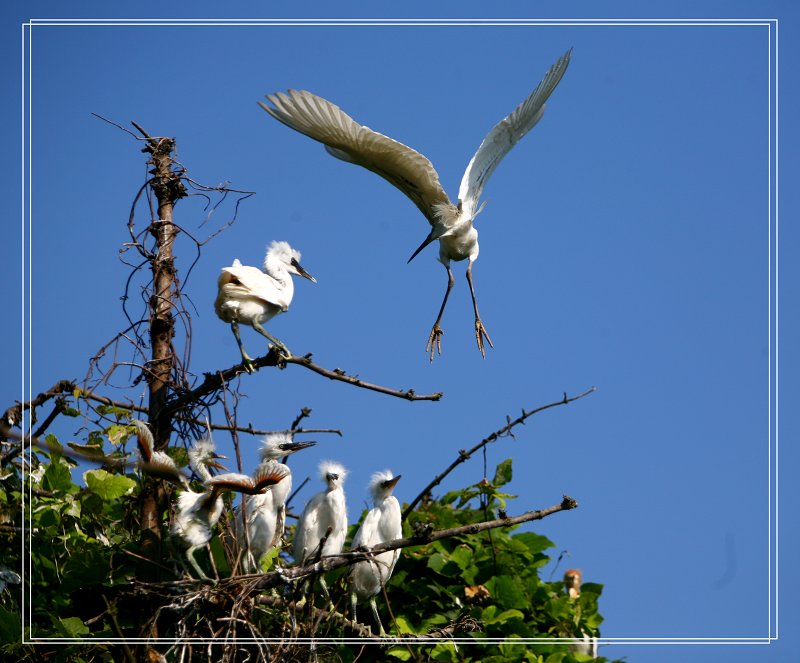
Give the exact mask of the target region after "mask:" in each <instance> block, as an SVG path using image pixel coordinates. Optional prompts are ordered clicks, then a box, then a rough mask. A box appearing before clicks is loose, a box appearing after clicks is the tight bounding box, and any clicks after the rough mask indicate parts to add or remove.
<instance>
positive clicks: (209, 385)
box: [161, 349, 442, 417]
mask: <svg viewBox="0 0 800 663" xmlns="http://www.w3.org/2000/svg"><path fill="white" fill-rule="evenodd" d="M310 357H311V355H305V356H303V357H298V356H294V355H293V356H291V357H289V358H286V357H283V356H281V355H279V354H277V353H276V352H275V351H274V350H272V349H270V351H269V352H268V353H267V354H266V355H264V356H262V357H257V358H256V359H254V360H253V365H254V366H256V367H257V368H264V367H266V366H280V365H282V364H297V365H299V366H304V367H305V368H308V369H310V370H312V371H314V372H315V373H319V374H320V375H324V376H325V377H328V378H330V379H331V380H339V381H341V382H347V383H348V384H352V385H354V386H356V387H361V388H363V389H371V390H373V391H377V392H380V393H382V394H388V395H390V396H396V397H397V398H405V399H407V400H410V401H422V400H427V401H438V400H439V399H440V398H441V397H442V393H441V392H437V393H435V394H429V395H424V394H416V393H415V392H414V390H413V389H409V390H406V391H398V390H395V389H389V388H388V387H381V386H379V385H374V384H370V383H368V382H364V381H362V380H360V379H359V378H356V377H352V376H349V375H347V374H346V373H345V372H344V371H340V370H339V369H334V370H332V371H331V370H328V369H326V368H322V367H321V366H318V365H317V364H315V363H314V362H312V361H311V358H310ZM242 373H245V374H246V373H247V371H246V370H245V368H244V365H243V364H241V363H239V364H236V365H234V366H231V367H230V368H226V369H225V370H223V371H217V372H216V373H206V374H205V379H204V380H203V382H202V383H201V384H200V385H199V386H198V387H195V388H194V389H192V390H191V391H187V392H184V393H182V394H180V395H179V396H178V397H177V398H175V399H174V400H172V401H171V402H168V403H167V404H166V405H165V407H164V410H163V411H162V414H161V416H163V417H172V416H174V415H175V413H177V412H178V411H180V410H181V409H183V408H184V407H186V406H187V405H189V404H192V403H195V402H197V401H198V400H199V399H201V398H203V397H205V396H207V395H209V394H211V393H213V392H215V391H218V390H220V389H222V388H223V387H224V385H225V383H226V382H230V381H231V380H232V379H233V378H235V377H236V376H237V375H240V374H242Z"/></svg>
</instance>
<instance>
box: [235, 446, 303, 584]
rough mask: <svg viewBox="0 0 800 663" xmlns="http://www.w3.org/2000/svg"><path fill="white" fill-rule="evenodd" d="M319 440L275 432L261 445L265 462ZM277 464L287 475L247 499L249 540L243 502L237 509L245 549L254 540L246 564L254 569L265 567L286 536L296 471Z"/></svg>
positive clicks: (238, 532) (238, 529)
mask: <svg viewBox="0 0 800 663" xmlns="http://www.w3.org/2000/svg"><path fill="white" fill-rule="evenodd" d="M315 444H316V442H294V441H293V440H292V437H291V435H289V434H288V433H272V434H270V435H267V436H266V437H264V441H263V444H262V446H261V451H260V453H261V460H262V464H264V463H269V462H276V463H277V459H278V458H282V457H283V456H288V455H289V454H293V453H295V452H297V451H300V450H301V449H306V448H308V447H312V446H314V445H315ZM277 464H278V465H279V466H280V467H282V468H284V470H285V472H286V478H285V479H284V480H283V481H281V482H280V483H279V484H277V485H276V486H273V487H272V488H270V489H269V490H266V491H264V492H263V493H261V494H259V495H253V496H251V497H245V498H244V499H243V504H244V508H245V512H246V515H247V540H245V533H244V532H245V531H244V528H243V527H242V505H239V507H237V508H236V510H235V511H234V519H233V525H234V531H235V533H236V538H237V540H238V542H239V546H240V547H241V548H242V549H243V550H244V549H246V544H247V542H249V544H250V550H249V553H248V554H247V556H246V560H247V561H246V562H245V567H246V568H248V569H252V570H253V571H259V570H260V569H261V560H262V558H263V557H264V555H266V554H267V553H268V552H269V551H270V550H272V548H274V547H275V546H276V545H277V544H278V543H279V542H280V539H281V536H283V529H284V523H285V522H286V498H287V497H289V493H290V492H292V472H291V470H290V469H289V467H288V466H287V465H284V464H282V463H277Z"/></svg>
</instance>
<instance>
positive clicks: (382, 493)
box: [349, 470, 403, 637]
mask: <svg viewBox="0 0 800 663" xmlns="http://www.w3.org/2000/svg"><path fill="white" fill-rule="evenodd" d="M399 480H400V475H399V474H398V475H397V476H393V475H392V473H391V471H389V470H384V471H383V472H376V473H375V474H373V475H372V478H371V480H370V482H369V490H370V493H372V499H373V502H374V505H375V506H373V507H372V508H371V509H370V510H369V512H368V513H367V515H366V516H365V517H364V521H363V522H362V523H361V527H359V528H358V531H357V532H356V535H355V536H354V537H353V543H352V545H351V548H352V549H353V550H355V549H357V548H366V549H370V548H372V547H373V546H376V545H378V544H379V543H385V542H386V541H392V540H394V539H399V538H401V537H402V536H403V528H402V525H401V517H400V503H399V502H398V501H397V498H396V497H395V496H394V495H392V491H393V490H394V487H395V485H396V484H397V482H398V481H399ZM398 557H400V551H399V550H389V551H387V552H382V553H379V554H377V555H372V556H371V557H370V559H369V560H367V561H364V562H358V563H356V564H353V567H352V569H351V570H350V576H349V580H350V604H351V606H352V609H353V621H356V605H357V604H358V603H361V602H363V601H364V599H369V605H370V608H372V614H373V615H374V617H375V621H376V622H377V624H378V628H379V629H380V635H381V637H383V636H384V635H386V631H384V630H383V624H382V623H381V618H380V617H379V616H378V607H377V606H376V605H375V595H376V594H377V593H378V592H379V591H381V588H382V587H384V586H385V585H386V583H387V582H389V578H391V577H392V571H394V565H395V564H396V563H397V559H398Z"/></svg>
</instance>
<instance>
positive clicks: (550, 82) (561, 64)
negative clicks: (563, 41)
mask: <svg viewBox="0 0 800 663" xmlns="http://www.w3.org/2000/svg"><path fill="white" fill-rule="evenodd" d="M571 55H572V49H570V50H568V51H567V52H566V53H564V55H562V56H561V57H560V58H559V59H558V61H557V62H556V63H555V64H554V65H553V66H552V67H550V69H549V70H548V72H547V73H546V74H545V77H544V78H543V79H542V81H541V83H539V85H538V86H536V89H535V90H534V91H533V92H532V93H531V94H530V96H529V97H528V98H527V99H525V101H523V102H522V103H521V104H520V105H519V106H517V107H516V108H515V109H514V111H513V112H512V113H511V114H510V115H509V116H508V117H505V118H503V119H502V120H500V122H498V123H497V124H496V125H495V127H494V128H493V129H492V130H491V131H490V132H489V133H488V134H487V135H486V138H484V139H483V142H482V143H481V145H480V147H479V148H478V151H477V152H475V156H473V157H472V160H471V161H470V162H469V165H468V166H467V170H466V171H465V172H464V177H463V178H462V179H461V186H460V187H459V189H458V199H459V200H460V201H461V205H462V208H463V209H464V210H466V211H467V212H468V213H469V214H470V216H472V215H474V214H475V213H476V211H477V209H478V199H479V198H480V197H481V193H482V192H483V187H484V186H485V185H486V182H487V180H488V179H489V178H490V177H491V175H492V173H493V172H494V169H495V168H497V164H499V163H500V162H501V161H502V160H503V157H504V156H505V155H506V154H508V153H509V151H510V150H511V148H512V147H514V145H516V144H517V143H518V142H519V141H520V140H521V139H522V137H523V136H524V135H525V134H526V133H528V132H529V131H530V130H531V129H533V127H534V126H535V125H536V123H537V122H538V121H539V120H541V119H542V115H544V102H545V101H547V98H548V97H549V96H550V93H551V92H552V91H553V90H555V88H556V85H558V83H559V81H560V80H561V77H562V76H563V75H564V72H565V71H566V70H567V67H568V66H569V59H570V56H571Z"/></svg>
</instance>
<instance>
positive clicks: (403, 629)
mask: <svg viewBox="0 0 800 663" xmlns="http://www.w3.org/2000/svg"><path fill="white" fill-rule="evenodd" d="M394 621H395V623H396V625H397V628H398V630H399V631H400V633H416V630H415V629H414V627H413V626H412V625H411V622H409V621H408V620H407V619H406V618H405V617H403V616H402V615H398V616H397V617H395V620H394ZM403 651H407V650H405V649H404V650H403ZM398 658H400V657H399V656H398ZM403 660H404V661H406V660H408V659H406V658H404V659H403Z"/></svg>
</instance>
